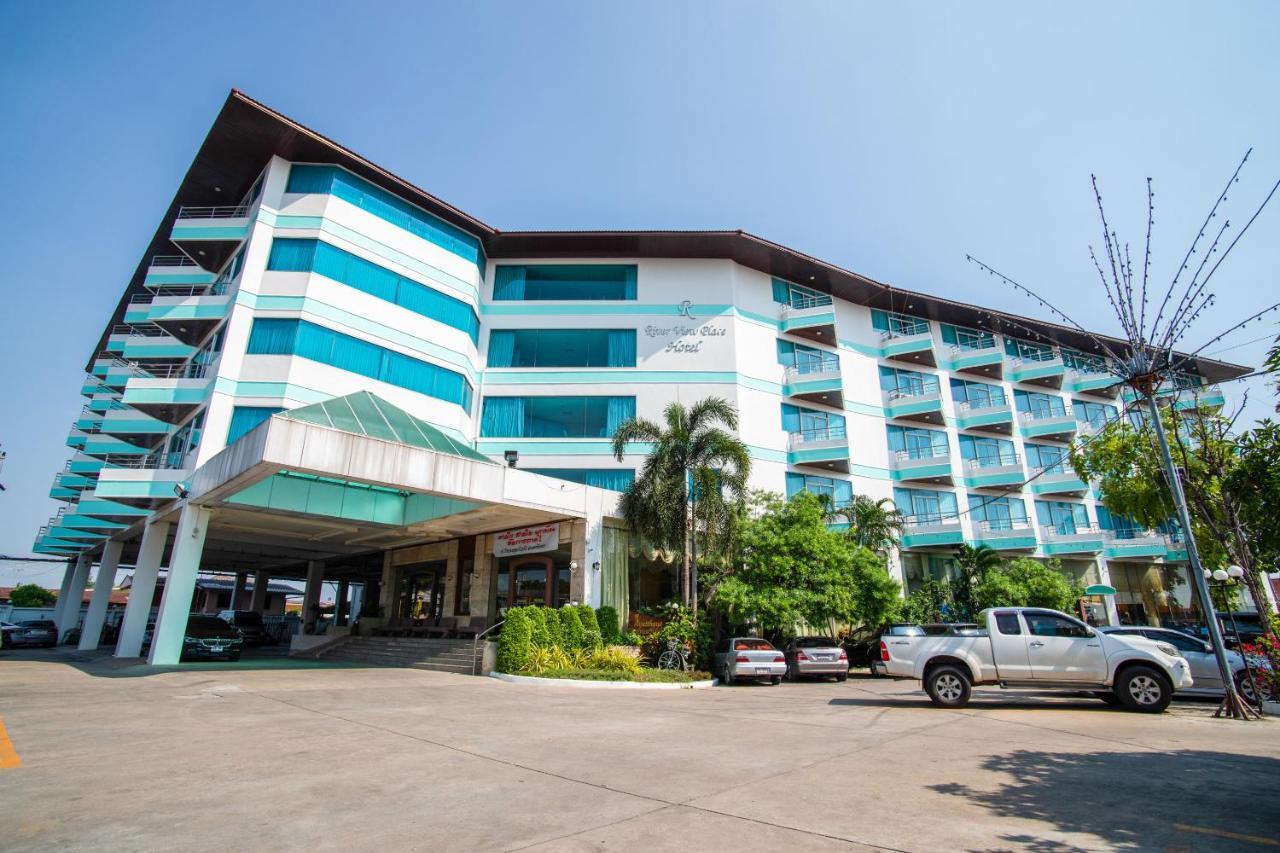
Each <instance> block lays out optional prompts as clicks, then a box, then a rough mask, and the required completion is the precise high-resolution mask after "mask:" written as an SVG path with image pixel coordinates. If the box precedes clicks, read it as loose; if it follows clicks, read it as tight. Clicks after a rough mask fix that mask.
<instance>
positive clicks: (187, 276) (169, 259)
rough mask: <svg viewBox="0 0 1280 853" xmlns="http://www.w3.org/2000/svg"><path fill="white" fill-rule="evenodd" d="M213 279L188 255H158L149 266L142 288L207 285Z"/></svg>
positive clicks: (211, 275) (212, 275)
mask: <svg viewBox="0 0 1280 853" xmlns="http://www.w3.org/2000/svg"><path fill="white" fill-rule="evenodd" d="M213 278H214V274H213V273H211V272H208V271H207V270H204V269H201V267H200V265H199V264H197V263H196V262H195V261H193V260H191V259H190V258H188V257H187V256H186V255H156V256H155V257H153V258H152V259H151V263H150V264H148V265H147V272H146V276H145V277H144V278H143V280H142V286H143V287H145V288H147V289H148V290H151V289H153V288H155V287H160V286H165V285H201V284H205V285H207V284H211V283H212V282H213Z"/></svg>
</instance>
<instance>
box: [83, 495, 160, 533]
mask: <svg viewBox="0 0 1280 853" xmlns="http://www.w3.org/2000/svg"><path fill="white" fill-rule="evenodd" d="M75 511H76V513H77V514H79V515H90V516H93V517H95V518H103V519H107V520H108V521H114V522H118V523H121V524H132V523H133V522H135V521H137V520H139V519H142V518H146V517H147V516H148V515H150V510H147V509H144V508H143V507H136V506H129V505H128V504H122V503H117V502H116V501H109V500H106V499H104V498H100V497H98V495H97V493H96V492H95V491H94V490H93V489H86V490H84V491H83V492H81V493H80V498H79V500H78V501H77V502H76V505H75Z"/></svg>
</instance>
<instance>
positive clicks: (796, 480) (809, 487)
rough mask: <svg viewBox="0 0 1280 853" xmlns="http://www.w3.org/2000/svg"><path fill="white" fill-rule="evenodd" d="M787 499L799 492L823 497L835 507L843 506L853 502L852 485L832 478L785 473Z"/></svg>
mask: <svg viewBox="0 0 1280 853" xmlns="http://www.w3.org/2000/svg"><path fill="white" fill-rule="evenodd" d="M786 488H787V497H788V498H791V497H794V496H795V495H797V494H799V493H800V492H809V493H810V494H814V495H818V496H819V497H825V498H827V499H828V500H829V501H831V502H832V504H833V505H835V506H844V505H845V504H848V503H849V502H850V501H852V500H853V483H851V482H849V481H848V480H837V479H834V478H832V477H819V476H817V475H814V474H800V473H797V472H795V471H788V472H787V473H786Z"/></svg>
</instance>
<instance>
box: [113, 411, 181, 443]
mask: <svg viewBox="0 0 1280 853" xmlns="http://www.w3.org/2000/svg"><path fill="white" fill-rule="evenodd" d="M100 423H101V424H102V426H101V429H100V430H99V431H100V432H101V433H102V434H103V435H110V436H114V437H116V438H118V439H120V440H122V441H127V442H129V443H130V444H137V445H141V446H144V447H145V446H151V445H153V444H155V443H156V442H157V441H158V440H159V439H161V438H163V437H164V436H165V435H167V434H168V433H169V431H170V430H172V429H173V426H172V425H171V424H167V423H165V422H164V421H161V420H157V419H156V418H153V417H149V416H148V415H144V414H142V413H141V412H139V411H137V410H136V409H132V408H129V407H127V406H126V407H124V408H120V409H112V410H111V411H109V412H106V413H105V414H103V416H102V420H101V422H100Z"/></svg>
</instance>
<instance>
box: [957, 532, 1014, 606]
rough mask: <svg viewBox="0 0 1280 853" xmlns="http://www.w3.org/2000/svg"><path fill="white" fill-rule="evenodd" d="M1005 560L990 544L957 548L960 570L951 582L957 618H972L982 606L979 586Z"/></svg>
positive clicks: (958, 567)
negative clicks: (979, 598) (978, 590)
mask: <svg viewBox="0 0 1280 853" xmlns="http://www.w3.org/2000/svg"><path fill="white" fill-rule="evenodd" d="M1003 562H1004V558H1003V557H1001V556H1000V552H999V551H997V550H995V549H994V548H992V547H991V546H989V545H978V546H977V547H974V546H972V545H960V546H958V547H957V548H956V568H957V569H958V570H959V571H958V572H957V574H956V577H955V579H954V580H953V581H952V582H951V601H952V604H953V605H954V607H955V614H954V616H953V618H955V619H961V620H964V619H968V620H972V619H973V618H974V617H975V616H977V615H978V611H979V610H981V609H982V607H981V606H980V605H979V603H978V596H977V592H976V591H977V588H978V587H979V586H980V585H981V584H982V582H983V581H984V580H986V578H987V575H988V574H989V573H990V572H991V571H992V570H993V569H996V568H998V567H999V566H1000V565H1001V564H1002V563H1003Z"/></svg>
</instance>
